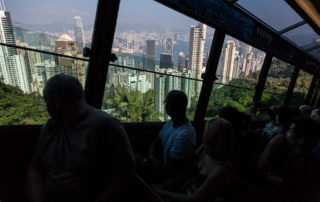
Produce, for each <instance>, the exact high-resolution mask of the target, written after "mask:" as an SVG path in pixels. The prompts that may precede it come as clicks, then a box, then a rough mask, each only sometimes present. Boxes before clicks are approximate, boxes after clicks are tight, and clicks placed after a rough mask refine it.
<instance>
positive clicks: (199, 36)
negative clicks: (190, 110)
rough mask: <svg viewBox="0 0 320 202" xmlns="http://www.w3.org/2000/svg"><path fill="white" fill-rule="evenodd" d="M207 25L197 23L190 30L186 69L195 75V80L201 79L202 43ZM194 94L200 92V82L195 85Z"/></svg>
mask: <svg viewBox="0 0 320 202" xmlns="http://www.w3.org/2000/svg"><path fill="white" fill-rule="evenodd" d="M206 32H207V25H204V24H202V23H199V24H198V25H197V26H192V27H191V28H190V42H189V62H188V69H189V70H191V71H192V72H195V73H196V78H197V79H200V78H201V73H202V62H203V51H204V43H205V40H206ZM195 89H196V93H199V92H200V89H201V86H200V82H197V83H196V88H195Z"/></svg>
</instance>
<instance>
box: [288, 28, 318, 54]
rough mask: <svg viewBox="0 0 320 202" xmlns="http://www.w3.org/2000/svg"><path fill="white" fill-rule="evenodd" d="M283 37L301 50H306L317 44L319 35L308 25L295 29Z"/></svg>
mask: <svg viewBox="0 0 320 202" xmlns="http://www.w3.org/2000/svg"><path fill="white" fill-rule="evenodd" d="M283 35H284V36H285V37H287V38H288V39H290V40H291V41H293V42H294V43H296V44H297V45H298V46H301V47H302V48H308V47H310V46H313V45H315V44H318V43H319V40H318V39H319V35H318V34H317V33H316V32H315V31H314V30H313V29H312V28H311V27H310V25H308V24H304V25H302V26H300V27H297V28H296V29H293V30H291V31H289V32H286V33H284V34H283ZM317 40H318V41H317Z"/></svg>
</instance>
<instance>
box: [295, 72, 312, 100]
mask: <svg viewBox="0 0 320 202" xmlns="http://www.w3.org/2000/svg"><path fill="white" fill-rule="evenodd" d="M312 77H313V76H312V74H309V73H307V72H305V71H303V70H301V69H300V71H299V76H298V78H297V82H296V84H295V86H294V90H293V94H292V97H291V99H290V105H293V106H299V105H302V104H305V100H306V97H307V94H308V90H309V87H310V84H311V81H312Z"/></svg>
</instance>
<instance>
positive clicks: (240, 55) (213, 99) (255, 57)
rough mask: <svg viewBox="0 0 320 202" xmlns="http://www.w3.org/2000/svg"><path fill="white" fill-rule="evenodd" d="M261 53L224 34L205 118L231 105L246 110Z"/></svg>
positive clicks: (257, 71)
mask: <svg viewBox="0 0 320 202" xmlns="http://www.w3.org/2000/svg"><path fill="white" fill-rule="evenodd" d="M264 57H265V53H264V52H262V51H260V50H258V49H256V48H253V47H252V46H250V45H248V44H246V43H244V42H241V41H238V40H236V39H234V38H232V37H230V36H226V38H225V41H224V45H223V48H222V52H221V56H220V59H219V64H218V68H217V72H216V76H217V78H218V80H217V81H216V82H215V84H214V86H213V90H212V92H211V96H210V100H209V105H208V108H207V113H206V118H207V119H208V118H212V117H214V116H217V115H218V112H219V111H220V109H221V108H223V107H225V106H232V107H235V108H237V109H238V110H239V111H242V112H247V111H248V108H249V106H250V105H251V104H252V98H253V96H254V92H255V86H256V84H257V82H258V79H259V75H260V71H261V68H262V64H263V61H264Z"/></svg>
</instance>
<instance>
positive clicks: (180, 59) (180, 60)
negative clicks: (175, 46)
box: [178, 52, 186, 72]
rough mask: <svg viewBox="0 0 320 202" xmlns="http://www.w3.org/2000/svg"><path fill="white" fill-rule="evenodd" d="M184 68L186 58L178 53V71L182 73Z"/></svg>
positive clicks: (181, 53)
mask: <svg viewBox="0 0 320 202" xmlns="http://www.w3.org/2000/svg"><path fill="white" fill-rule="evenodd" d="M185 67H186V56H185V55H184V53H183V52H179V55H178V71H179V72H183V68H185Z"/></svg>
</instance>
